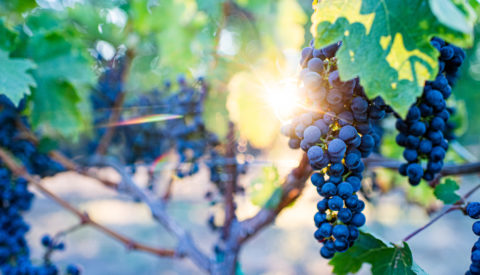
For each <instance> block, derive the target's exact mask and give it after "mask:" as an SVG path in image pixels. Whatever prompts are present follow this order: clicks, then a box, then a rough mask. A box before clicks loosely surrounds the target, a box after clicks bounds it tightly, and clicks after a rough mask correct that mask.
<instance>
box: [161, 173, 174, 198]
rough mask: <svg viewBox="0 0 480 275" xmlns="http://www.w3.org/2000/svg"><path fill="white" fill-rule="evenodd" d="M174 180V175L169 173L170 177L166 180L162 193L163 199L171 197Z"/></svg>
mask: <svg viewBox="0 0 480 275" xmlns="http://www.w3.org/2000/svg"><path fill="white" fill-rule="evenodd" d="M174 181H175V176H174V175H171V176H170V179H169V180H168V182H167V187H165V193H164V194H163V200H164V201H168V200H170V198H171V197H172V188H173V182H174Z"/></svg>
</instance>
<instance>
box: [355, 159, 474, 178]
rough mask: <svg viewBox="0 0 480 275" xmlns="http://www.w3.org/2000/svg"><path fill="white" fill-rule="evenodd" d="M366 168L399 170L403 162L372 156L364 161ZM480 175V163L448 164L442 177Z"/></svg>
mask: <svg viewBox="0 0 480 275" xmlns="http://www.w3.org/2000/svg"><path fill="white" fill-rule="evenodd" d="M364 163H365V166H366V167H368V168H370V169H371V168H377V167H378V168H387V169H392V170H398V168H399V167H400V165H402V164H403V162H401V161H398V160H394V159H390V158H386V157H383V156H380V155H372V156H370V157H368V158H366V159H364ZM475 173H480V162H472V163H465V164H446V165H445V166H444V167H443V169H442V171H441V172H440V175H441V176H453V175H465V174H475Z"/></svg>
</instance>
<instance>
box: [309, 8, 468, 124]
mask: <svg viewBox="0 0 480 275" xmlns="http://www.w3.org/2000/svg"><path fill="white" fill-rule="evenodd" d="M448 1H449V2H450V1H451V0H448ZM465 5H468V4H466V3H465ZM452 6H453V7H457V6H456V5H453V4H452ZM314 7H315V12H314V14H313V15H312V23H313V25H312V29H311V30H312V33H313V34H314V36H315V37H316V40H315V45H316V46H317V47H321V46H325V45H327V44H330V43H332V42H336V41H340V40H341V41H342V42H343V45H342V47H341V48H340V50H339V51H338V52H337V59H338V69H339V73H340V77H341V78H342V79H344V80H347V79H352V78H355V77H357V76H359V77H360V83H361V84H362V86H363V87H364V88H365V92H366V94H367V96H369V97H370V98H373V97H376V96H382V97H383V98H384V99H385V101H386V102H387V103H388V104H390V105H391V106H392V107H393V108H394V109H395V110H396V111H397V112H398V113H399V114H400V115H402V116H405V114H406V112H407V111H408V108H409V107H410V105H411V104H412V103H414V102H415V98H416V97H417V96H419V95H420V94H421V93H422V89H423V85H424V82H425V81H426V80H432V79H434V78H435V76H436V74H437V71H438V61H437V57H438V55H439V53H438V51H437V50H435V49H434V48H433V47H432V46H431V45H430V43H429V41H430V39H431V38H432V37H433V36H437V37H441V38H443V39H445V40H447V41H449V42H451V43H455V44H457V45H459V46H467V45H470V44H471V43H472V28H471V25H473V20H474V18H473V17H472V16H470V14H468V15H467V14H465V13H463V12H462V10H460V9H458V8H457V9H456V11H457V13H456V15H457V16H459V17H460V18H462V21H461V22H466V23H465V25H462V27H457V28H455V29H452V28H451V27H450V26H448V25H445V24H443V23H442V21H443V20H440V19H438V17H436V15H435V14H434V13H433V12H432V8H431V6H430V5H429V3H428V1H427V0H406V1H397V0H348V1H347V0H329V1H320V2H319V3H317V4H316V5H315V6H314ZM437 13H439V12H438V11H437ZM461 22H460V21H459V22H458V24H460V23H461ZM469 26H470V27H469ZM458 29H462V30H464V31H463V32H460V31H458ZM379 72H381V73H379Z"/></svg>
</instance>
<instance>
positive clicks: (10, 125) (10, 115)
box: [0, 95, 78, 275]
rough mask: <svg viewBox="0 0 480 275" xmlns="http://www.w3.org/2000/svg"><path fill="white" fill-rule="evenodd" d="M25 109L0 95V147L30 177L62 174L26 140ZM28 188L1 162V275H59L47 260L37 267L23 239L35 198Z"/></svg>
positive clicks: (21, 104)
mask: <svg viewBox="0 0 480 275" xmlns="http://www.w3.org/2000/svg"><path fill="white" fill-rule="evenodd" d="M24 108H25V100H22V102H21V103H20V105H19V107H15V106H14V105H13V103H12V102H11V101H10V100H9V99H8V98H7V97H5V96H4V95H0V147H1V148H3V149H6V150H8V151H10V152H11V153H12V154H14V155H15V157H16V158H18V160H20V161H21V162H22V164H23V165H24V166H25V168H26V169H27V171H28V172H29V173H31V174H36V175H40V176H50V175H53V174H55V173H58V172H60V171H63V167H62V166H61V165H60V164H59V163H57V162H55V161H54V160H52V159H50V157H48V155H46V154H43V153H41V152H40V151H39V150H38V148H37V147H36V145H35V144H34V143H33V142H32V141H30V140H28V139H27V138H26V137H27V136H28V135H27V134H26V133H25V131H26V130H28V129H29V128H30V127H29V124H28V121H27V119H26V117H24V116H21V115H20V114H21V112H22V111H23V109H24ZM20 125H21V127H20ZM27 187H28V182H27V181H26V180H25V179H24V178H21V177H18V178H15V177H14V176H13V175H12V173H11V172H10V171H9V170H8V169H7V168H6V166H5V165H4V164H3V163H2V162H1V161H0V270H1V272H0V273H2V274H5V275H13V274H15V275H16V274H45V275H49V274H52V275H54V274H58V269H57V267H56V266H55V265H53V264H52V263H51V262H49V261H45V262H44V263H43V264H42V265H39V266H36V265H33V264H32V263H31V261H30V251H29V247H28V243H27V241H26V239H25V234H26V233H27V232H28V230H29V226H28V224H27V223H26V222H25V221H24V220H23V217H22V214H23V213H24V212H25V211H28V210H29V209H30V206H31V202H32V199H33V197H34V196H33V194H32V193H31V192H30V191H28V188H27ZM77 274H78V273H77Z"/></svg>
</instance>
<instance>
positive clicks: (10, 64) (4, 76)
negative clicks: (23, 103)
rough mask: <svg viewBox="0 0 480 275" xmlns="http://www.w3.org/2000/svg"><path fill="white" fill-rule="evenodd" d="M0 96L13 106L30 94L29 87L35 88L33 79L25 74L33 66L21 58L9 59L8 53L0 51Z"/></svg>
mask: <svg viewBox="0 0 480 275" xmlns="http://www.w3.org/2000/svg"><path fill="white" fill-rule="evenodd" d="M0 64H1V65H0V94H5V95H6V96H7V97H8V98H9V99H10V100H11V101H12V102H13V103H14V104H15V105H18V103H19V102H20V100H22V98H23V97H24V96H25V95H29V94H30V87H35V86H36V83H35V80H34V79H33V77H32V76H31V75H30V74H29V73H28V72H27V71H28V70H31V69H33V68H34V67H35V64H34V63H33V62H32V61H30V60H28V59H22V58H9V57H8V52H6V51H3V50H0Z"/></svg>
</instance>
